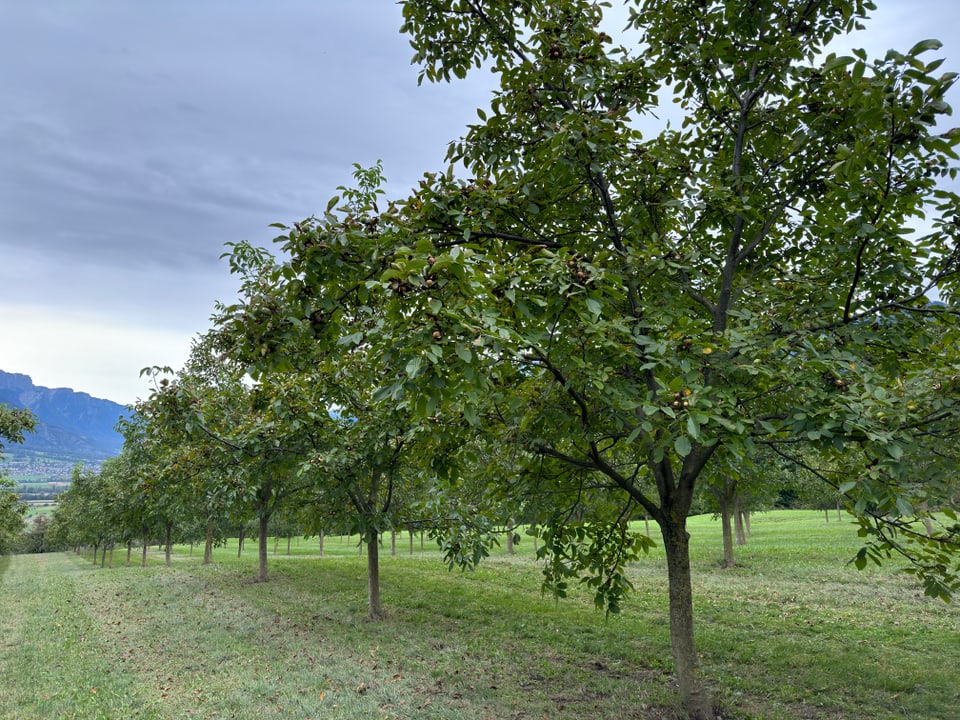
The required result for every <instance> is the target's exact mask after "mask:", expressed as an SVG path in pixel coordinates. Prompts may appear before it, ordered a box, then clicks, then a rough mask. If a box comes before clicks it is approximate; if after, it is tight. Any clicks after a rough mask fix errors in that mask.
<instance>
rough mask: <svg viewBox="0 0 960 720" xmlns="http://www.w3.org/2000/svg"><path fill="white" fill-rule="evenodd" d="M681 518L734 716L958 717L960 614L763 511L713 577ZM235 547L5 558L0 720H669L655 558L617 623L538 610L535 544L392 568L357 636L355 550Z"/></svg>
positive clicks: (670, 693) (570, 609) (715, 668)
mask: <svg viewBox="0 0 960 720" xmlns="http://www.w3.org/2000/svg"><path fill="white" fill-rule="evenodd" d="M691 522H692V525H693V526H694V527H693V533H694V537H695V538H696V547H695V548H694V553H693V555H694V565H695V571H694V574H695V583H696V594H697V600H696V605H697V615H698V643H699V649H700V651H701V658H702V663H703V668H704V674H705V676H706V677H707V678H709V679H711V681H715V682H716V683H717V691H718V696H719V698H720V700H721V702H722V704H723V706H724V707H725V708H727V710H726V711H725V715H724V717H725V718H726V720H867V719H868V718H869V719H870V720H876V719H878V718H879V719H882V720H952V719H953V718H954V717H960V716H958V715H957V708H960V681H958V678H960V675H958V673H957V667H958V666H960V609H958V608H957V607H954V606H947V605H944V604H942V603H940V602H939V601H932V600H929V599H927V598H923V597H922V594H921V593H919V592H918V591H917V590H916V589H915V588H914V587H913V586H912V585H910V581H909V579H906V578H904V577H902V576H901V575H899V574H898V573H896V572H895V571H893V570H892V569H883V570H872V571H871V572H869V573H867V574H861V573H857V572H856V571H854V570H852V569H850V568H848V567H845V566H844V564H843V561H844V560H845V559H847V558H849V557H850V556H851V554H852V552H853V548H855V546H856V538H854V537H850V535H851V532H850V527H849V525H845V526H841V524H840V523H835V522H834V523H831V524H830V525H825V524H823V522H822V515H817V514H799V513H770V514H767V515H764V516H758V517H757V518H756V519H755V520H754V527H753V530H754V532H753V537H752V538H751V541H750V543H749V544H748V546H747V547H745V548H742V549H741V550H740V553H739V556H738V557H739V559H740V562H741V563H742V564H741V565H740V566H739V567H737V568H734V569H732V570H720V569H719V568H718V567H717V562H716V561H717V556H718V554H719V542H718V541H719V528H718V527H717V526H716V523H712V522H711V521H710V519H709V518H694V519H693V520H692V521H691ZM235 547H236V546H235V545H234V546H233V548H225V549H221V550H219V551H218V552H217V555H216V563H215V564H214V565H213V566H206V567H204V566H202V565H201V564H200V558H199V556H195V557H190V556H189V555H188V550H187V549H186V548H178V549H177V553H176V555H175V563H174V565H173V567H171V568H167V567H164V566H163V565H162V564H159V560H158V556H157V555H152V556H151V565H150V566H149V567H147V568H145V569H141V568H139V567H131V568H127V567H115V568H113V569H101V568H98V567H95V566H93V565H92V564H91V563H90V561H89V559H85V558H81V557H77V556H73V555H66V554H59V555H32V556H16V557H12V558H0V677H2V678H3V684H2V686H0V720H27V719H29V720H33V719H39V720H45V719H47V718H49V719H51V720H54V719H55V720H61V719H65V718H66V719H69V718H76V719H78V720H81V719H82V720H87V719H95V718H116V719H117V720H128V719H135V718H139V719H144V720H146V719H154V718H156V719H158V720H167V719H171V720H172V719H173V718H177V719H180V718H191V717H197V718H234V719H236V720H254V719H257V720H259V719H260V718H266V719H270V718H297V719H299V720H308V719H316V720H319V719H320V718H323V719H325V720H326V719H328V718H330V719H334V720H337V719H342V720H370V719H375V720H381V719H383V720H396V719H401V718H426V719H427V720H431V719H436V720H454V719H457V720H460V719H463V720H485V719H486V718H492V719H493V720H501V719H503V718H509V719H512V720H542V719H543V718H549V719H550V720H601V719H602V718H612V717H615V718H618V719H622V720H630V719H636V720H641V719H642V720H656V719H661V718H663V719H666V718H670V719H671V720H672V719H673V718H675V717H676V715H675V712H674V703H675V694H674V689H673V686H672V678H671V676H670V673H669V667H670V663H669V638H668V636H667V633H666V627H665V618H666V615H665V609H664V603H665V588H664V584H663V559H662V557H661V556H660V554H659V553H656V552H655V553H653V554H652V555H651V557H650V558H648V559H645V560H643V561H642V562H640V563H638V564H637V566H636V568H635V570H634V582H635V584H636V587H637V592H636V593H635V594H634V595H632V596H631V598H630V600H629V601H628V603H627V605H626V606H625V608H624V612H623V614H622V616H620V617H613V618H609V619H605V618H604V616H603V615H602V613H597V612H596V611H595V610H594V609H593V606H592V602H591V598H590V597H589V595H587V594H585V593H574V595H573V597H571V598H569V599H567V600H564V601H562V602H560V603H555V602H553V600H552V599H550V598H543V597H541V596H540V595H539V592H538V588H539V571H538V568H537V566H536V563H535V562H534V561H533V559H532V557H531V554H532V553H531V548H530V543H529V541H525V542H523V543H521V545H520V546H519V547H518V551H519V552H518V555H517V556H515V557H506V556H504V555H502V554H501V555H500V556H498V557H494V558H492V559H491V562H489V563H488V564H487V565H485V566H484V567H481V568H480V569H479V570H478V571H476V572H474V573H468V574H465V575H461V574H459V573H448V572H447V571H446V569H445V568H444V567H443V566H442V565H441V564H440V563H439V561H438V560H437V558H436V556H435V554H434V555H431V554H430V553H426V554H424V555H420V554H417V555H416V556H410V555H407V554H405V553H404V552H401V553H399V554H398V556H397V557H390V556H389V554H387V555H385V556H384V557H383V569H382V588H383V592H384V603H385V605H386V607H387V609H388V613H389V616H388V618H387V620H386V621H385V622H383V623H367V622H365V621H364V620H363V616H364V614H365V597H364V591H365V581H364V559H363V558H362V557H360V556H359V555H357V554H356V548H355V546H353V545H352V544H351V543H350V541H346V542H338V541H337V540H333V539H332V540H331V541H330V542H329V544H328V556H327V557H325V558H324V559H322V560H321V559H318V558H317V557H316V547H315V545H314V544H312V543H302V544H299V545H298V547H296V548H294V553H297V552H299V555H297V554H295V555H293V556H291V557H286V556H284V555H282V554H279V555H271V577H272V579H271V581H270V582H268V583H253V582H251V578H252V576H253V573H254V567H255V558H254V557H253V555H252V553H250V554H246V555H244V556H243V557H241V558H239V559H238V558H237V557H236V549H235ZM403 549H404V550H405V549H406V548H405V547H404V548H403Z"/></svg>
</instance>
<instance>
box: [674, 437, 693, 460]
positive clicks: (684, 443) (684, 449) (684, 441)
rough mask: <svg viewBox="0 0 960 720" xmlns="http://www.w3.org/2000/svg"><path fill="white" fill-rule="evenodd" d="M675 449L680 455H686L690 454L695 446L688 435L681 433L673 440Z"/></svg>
mask: <svg viewBox="0 0 960 720" xmlns="http://www.w3.org/2000/svg"><path fill="white" fill-rule="evenodd" d="M673 449H674V450H676V451H677V455H679V456H680V457H686V456H687V455H689V454H690V451H691V450H693V446H692V445H690V438H688V437H687V436H686V435H681V436H680V437H678V438H677V439H676V440H674V441H673Z"/></svg>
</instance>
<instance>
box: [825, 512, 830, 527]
mask: <svg viewBox="0 0 960 720" xmlns="http://www.w3.org/2000/svg"><path fill="white" fill-rule="evenodd" d="M823 519H824V520H826V521H827V525H829V524H830V508H824V509H823Z"/></svg>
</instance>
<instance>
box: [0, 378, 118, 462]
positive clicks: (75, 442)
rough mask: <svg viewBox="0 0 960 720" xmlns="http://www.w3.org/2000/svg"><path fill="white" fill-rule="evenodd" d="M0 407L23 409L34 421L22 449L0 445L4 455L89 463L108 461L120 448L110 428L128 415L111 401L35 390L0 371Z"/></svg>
mask: <svg viewBox="0 0 960 720" xmlns="http://www.w3.org/2000/svg"><path fill="white" fill-rule="evenodd" d="M0 403H3V404H6V405H10V406H12V407H16V408H27V409H29V410H31V411H32V412H33V414H34V415H35V416H36V418H37V421H38V422H37V427H36V430H35V432H32V433H28V434H27V435H26V439H25V441H24V443H23V444H22V445H11V444H8V443H5V445H6V453H7V454H13V453H15V454H16V455H17V456H30V455H34V456H36V455H43V456H46V457H53V458H57V459H61V460H69V461H74V462H75V461H86V462H93V461H99V460H103V459H106V458H109V457H113V456H114V455H117V454H118V453H119V452H120V449H121V448H122V447H123V436H122V435H121V434H120V433H118V432H117V431H116V430H115V427H116V424H117V421H118V420H119V419H120V418H121V416H126V415H127V414H128V410H127V408H126V407H125V406H123V405H120V404H119V403H115V402H113V401H111V400H101V399H100V398H95V397H92V396H91V395H88V394H87V393H85V392H77V391H75V390H72V389H70V388H46V387H40V386H37V385H34V384H33V380H32V379H31V378H30V376H29V375H21V374H19V373H8V372H4V371H2V370H0Z"/></svg>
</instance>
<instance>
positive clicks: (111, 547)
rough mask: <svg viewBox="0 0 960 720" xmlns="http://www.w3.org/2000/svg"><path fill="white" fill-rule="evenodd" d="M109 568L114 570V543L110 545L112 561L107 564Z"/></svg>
mask: <svg viewBox="0 0 960 720" xmlns="http://www.w3.org/2000/svg"><path fill="white" fill-rule="evenodd" d="M107 567H108V568H110V569H111V570H113V543H110V560H109V561H108V562H107Z"/></svg>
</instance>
